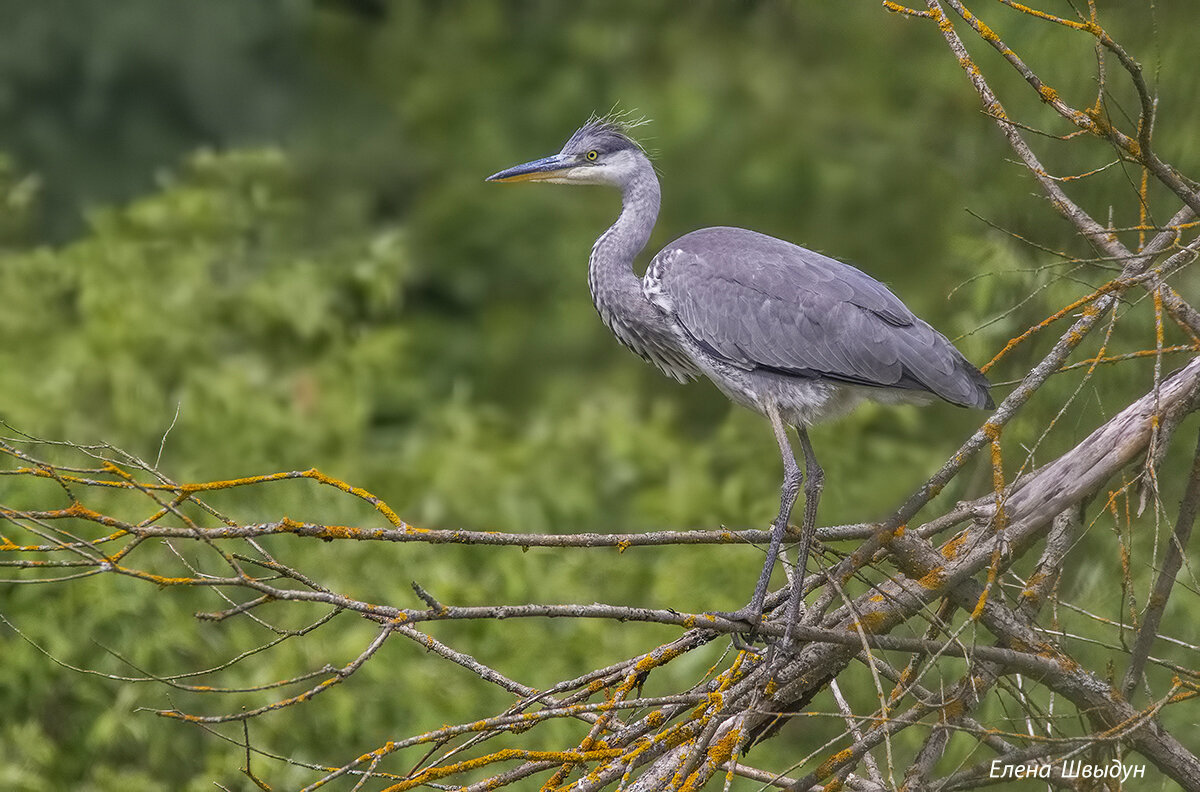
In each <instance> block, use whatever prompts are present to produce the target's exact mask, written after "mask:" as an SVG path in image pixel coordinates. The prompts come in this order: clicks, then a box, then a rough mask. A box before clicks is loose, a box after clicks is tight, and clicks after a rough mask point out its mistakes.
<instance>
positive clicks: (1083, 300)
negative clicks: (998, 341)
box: [979, 280, 1125, 374]
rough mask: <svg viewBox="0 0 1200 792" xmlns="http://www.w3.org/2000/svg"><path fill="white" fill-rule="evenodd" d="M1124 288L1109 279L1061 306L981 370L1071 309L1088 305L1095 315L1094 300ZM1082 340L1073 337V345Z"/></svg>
mask: <svg viewBox="0 0 1200 792" xmlns="http://www.w3.org/2000/svg"><path fill="white" fill-rule="evenodd" d="M1123 288H1125V284H1124V283H1123V282H1122V281H1120V280H1112V281H1109V282H1108V283H1106V284H1104V285H1103V286H1101V287H1100V288H1099V289H1096V290H1095V291H1094V292H1092V293H1091V294H1087V295H1085V296H1083V297H1080V298H1079V299H1078V300H1075V301H1074V302H1072V303H1071V304H1070V305H1066V306H1064V307H1062V308H1060V309H1059V310H1057V311H1055V312H1054V313H1053V314H1051V315H1050V316H1047V317H1046V318H1045V319H1043V320H1042V321H1040V322H1038V323H1037V324H1036V325H1034V326H1033V327H1030V328H1029V329H1028V330H1026V331H1025V332H1023V333H1021V334H1020V335H1019V336H1016V337H1015V338H1012V339H1010V340H1009V341H1008V343H1006V344H1005V345H1004V347H1003V348H1001V350H1000V351H999V352H997V353H996V356H995V357H993V358H992V359H991V360H989V361H988V362H987V363H984V364H983V365H982V366H980V367H979V370H980V371H982V372H984V373H985V374H986V373H987V371H988V369H990V368H991V367H992V366H994V365H996V364H997V363H998V362H1000V360H1001V359H1002V358H1003V357H1004V356H1005V355H1007V354H1008V353H1009V352H1012V351H1013V350H1014V349H1016V348H1017V346H1018V345H1019V344H1022V343H1024V342H1025V341H1027V340H1028V339H1029V338H1030V337H1031V336H1032V335H1033V334H1034V333H1036V332H1038V331H1039V330H1044V329H1045V328H1047V327H1049V326H1050V325H1052V324H1054V323H1055V322H1057V321H1058V320H1059V319H1062V318H1063V317H1064V316H1066V315H1067V314H1069V313H1071V311H1074V310H1075V309H1077V308H1079V307H1080V306H1086V307H1085V308H1084V315H1085V316H1091V315H1094V314H1095V310H1096V309H1095V306H1093V305H1091V303H1092V302H1094V301H1095V300H1096V299H1097V298H1099V297H1101V296H1102V295H1104V294H1107V293H1108V292H1110V291H1114V290H1119V289H1123ZM1088 309H1091V313H1088ZM1082 340H1083V339H1082V337H1080V338H1079V339H1078V340H1076V339H1071V341H1072V345H1074V344H1078V343H1079V341H1082Z"/></svg>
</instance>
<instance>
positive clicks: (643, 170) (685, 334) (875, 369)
mask: <svg viewBox="0 0 1200 792" xmlns="http://www.w3.org/2000/svg"><path fill="white" fill-rule="evenodd" d="M487 180H488V181H493V182H518V181H544V182H551V183H553V184H601V185H607V186H610V187H616V188H618V189H619V190H620V191H621V204H622V205H621V215H620V217H618V218H617V221H616V222H615V223H614V224H613V225H612V226H611V227H610V228H609V229H608V230H607V231H605V232H604V233H603V234H601V235H600V238H599V239H597V240H596V243H595V245H593V246H592V254H591V258H590V260H589V266H588V283H589V285H590V286H591V291H592V300H593V302H594V303H595V305H596V310H597V311H598V312H599V314H600V317H601V319H603V320H604V323H605V324H606V325H607V326H608V328H609V329H610V330H611V331H612V332H613V334H614V335H616V337H617V339H618V340H619V341H620V342H621V343H622V344H624V345H625V346H627V347H629V348H630V349H632V350H633V351H634V352H636V353H637V354H638V355H640V356H641V357H643V358H645V359H646V360H647V361H649V362H650V363H653V364H654V365H655V366H657V367H658V368H659V369H660V370H661V371H662V372H663V373H664V374H666V375H667V376H669V377H673V378H675V379H677V380H679V381H680V382H686V381H689V380H692V379H694V378H696V377H697V376H700V375H704V376H705V377H708V379H710V380H711V381H712V382H713V384H715V385H716V386H717V387H718V388H719V389H720V390H721V392H722V393H724V394H725V395H726V396H728V397H729V398H730V399H731V400H732V401H734V402H736V403H737V404H741V405H743V406H746V407H749V408H750V409H752V410H754V411H755V412H757V413H759V414H761V415H763V416H764V417H766V418H767V420H769V421H770V422H771V428H772V429H773V430H774V432H775V440H776V442H777V443H778V444H779V451H780V454H781V455H782V457H783V468H784V477H783V486H782V489H781V492H780V499H779V514H778V515H777V516H776V518H775V520H774V522H773V523H772V530H771V542H770V546H769V548H768V551H767V558H766V563H765V564H764V565H763V570H762V574H761V575H760V576H759V579H758V584H757V585H756V586H755V589H754V595H753V597H752V598H751V600H750V602H749V604H747V605H746V606H745V607H743V608H742V609H740V610H738V611H736V612H735V613H732V614H722V615H725V616H728V617H730V618H732V619H734V620H738V621H744V622H746V623H747V624H749V625H750V627H751V630H752V631H753V630H755V629H757V627H758V624H759V622H760V620H761V618H762V611H763V603H764V601H765V598H766V593H767V586H768V583H769V581H770V577H771V572H772V570H773V569H774V566H775V562H776V560H777V558H778V555H779V550H780V545H781V544H782V541H783V537H784V535H785V533H786V531H787V525H788V519H789V517H790V516H791V510H792V505H793V503H794V502H795V500H796V497H797V495H798V494H799V491H800V487H801V484H802V483H803V484H804V492H805V505H804V520H803V524H802V528H801V534H800V550H799V560H798V567H797V570H798V571H797V574H796V576H795V580H794V582H793V589H792V592H793V598H794V599H793V602H797V603H798V599H796V598H798V597H799V596H800V592H801V590H802V588H803V579H804V570H805V566H806V563H807V559H808V552H809V547H810V545H811V542H812V538H813V534H814V533H815V531H816V511H817V503H818V501H819V498H820V494H821V488H822V486H823V482H824V474H823V473H822V471H821V466H820V465H819V464H818V462H817V457H816V454H815V453H814V451H813V448H812V443H811V442H810V441H809V438H808V427H810V426H812V425H813V424H815V423H817V422H818V421H822V420H826V419H829V418H832V417H835V416H838V415H841V414H844V413H845V412H847V411H848V410H850V409H852V408H853V407H854V406H855V405H856V404H858V403H859V402H861V401H862V400H863V399H871V400H874V401H878V402H885V403H914V402H915V403H918V404H925V403H929V402H932V401H933V400H934V399H935V398H941V399H944V400H945V401H948V402H950V403H951V404H956V405H959V406H962V407H976V408H991V407H993V406H994V404H993V402H992V399H991V396H990V395H989V394H988V382H987V380H986V379H984V376H983V374H982V373H980V371H979V369H977V368H975V366H973V365H971V363H970V362H968V361H967V359H966V358H964V357H963V356H962V355H961V354H960V353H959V352H958V350H957V349H955V348H954V345H953V344H951V343H950V341H949V340H948V339H947V338H946V337H945V336H943V335H942V334H941V333H939V332H938V331H937V330H934V329H933V328H932V327H930V326H929V325H928V324H926V323H925V322H923V321H921V320H920V319H919V318H917V317H916V316H914V315H913V313H912V311H910V310H909V309H908V308H907V307H906V306H905V305H904V303H902V302H901V301H900V299H899V298H898V297H896V295H894V294H892V292H891V291H889V290H888V288H887V287H886V286H884V285H883V284H882V283H880V282H879V281H877V280H875V279H874V278H872V277H871V276H869V275H867V274H866V273H864V272H862V271H860V270H858V269H855V268H854V267H851V266H849V265H848V264H843V263H842V262H840V261H836V260H834V259H832V258H829V257H827V256H823V255H821V254H820V253H814V252H813V251H811V250H806V249H804V248H802V247H799V246H797V245H793V244H791V243H790V242H785V241H783V240H781V239H776V238H774V237H770V236H766V235H765V234H759V233H757V232H754V231H748V230H746V229H744V228H724V227H719V228H704V229H701V230H699V231H693V232H691V233H690V234H685V235H684V236H682V237H680V238H679V239H676V240H675V241H674V242H672V243H670V244H669V245H667V246H666V247H665V248H663V249H662V250H660V251H659V252H658V254H657V255H656V256H655V257H654V258H653V259H652V260H651V261H650V264H649V266H648V267H647V268H646V274H645V276H644V277H642V278H639V277H637V275H636V274H634V271H633V261H634V258H635V257H636V256H637V255H638V253H640V252H641V250H642V248H643V247H645V245H646V242H647V240H648V239H649V238H650V232H651V230H652V229H653V228H654V223H655V220H656V219H657V218H658V210H659V201H660V190H659V183H658V177H657V176H656V175H655V173H654V167H653V166H652V165H651V164H650V160H649V158H648V157H647V156H646V153H645V152H644V151H643V150H642V148H641V146H639V145H638V143H637V142H636V141H635V140H634V139H633V138H632V137H631V136H630V134H629V130H628V127H627V126H625V125H623V124H622V123H620V121H619V119H616V118H613V117H605V118H596V117H593V118H592V119H590V120H588V122H587V123H586V124H584V125H583V126H582V127H580V128H579V129H578V130H576V132H575V133H574V134H573V135H571V137H570V139H569V140H568V141H567V142H566V144H565V145H564V146H563V147H562V150H561V151H559V152H558V153H557V154H552V155H550V156H548V157H544V158H542V159H538V160H533V161H532V162H527V163H525V164H523V165H516V166H514V167H512V168H508V169H507V170H502V171H500V172H499V173H496V174H493V175H492V176H489V177H488V179H487ZM788 426H791V427H794V428H795V429H796V432H797V434H798V436H799V438H800V445H801V448H802V450H803V452H804V464H805V473H801V471H800V467H799V466H798V465H797V464H796V457H795V453H794V451H793V449H792V446H791V441H790V440H789V439H788V435H787V427H788ZM793 613H794V609H793Z"/></svg>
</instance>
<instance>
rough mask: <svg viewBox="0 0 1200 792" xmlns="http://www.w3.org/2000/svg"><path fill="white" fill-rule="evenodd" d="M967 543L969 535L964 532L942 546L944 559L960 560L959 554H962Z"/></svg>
mask: <svg viewBox="0 0 1200 792" xmlns="http://www.w3.org/2000/svg"><path fill="white" fill-rule="evenodd" d="M966 543H967V533H966V531H963V532H962V533H960V534H959V535H957V536H955V537H954V538H953V539H951V540H950V541H948V542H946V543H945V544H944V545H942V547H941V553H942V557H943V558H947V559H954V558H958V554H959V553H961V552H962V549H963V545H964V544H966Z"/></svg>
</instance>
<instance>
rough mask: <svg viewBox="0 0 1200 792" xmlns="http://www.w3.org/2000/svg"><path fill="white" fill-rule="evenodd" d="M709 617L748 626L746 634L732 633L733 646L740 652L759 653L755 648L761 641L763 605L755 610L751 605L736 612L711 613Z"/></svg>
mask: <svg viewBox="0 0 1200 792" xmlns="http://www.w3.org/2000/svg"><path fill="white" fill-rule="evenodd" d="M708 615H711V616H717V617H720V618H722V619H726V620H727V621H731V622H740V623H741V624H744V625H746V630H745V631H744V632H735V633H732V638H733V646H734V648H735V649H737V650H738V651H750V652H754V653H756V654H757V653H758V651H759V650H758V649H755V648H754V643H755V641H757V640H758V639H759V635H758V630H759V627H761V626H762V619H763V609H762V606H761V605H760V606H758V607H757V608H755V607H754V606H753V603H751V604H750V605H746V606H744V607H742V608H738V609H737V610H735V611H711V612H710V613H709V614H708Z"/></svg>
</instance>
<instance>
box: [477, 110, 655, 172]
mask: <svg viewBox="0 0 1200 792" xmlns="http://www.w3.org/2000/svg"><path fill="white" fill-rule="evenodd" d="M627 130H628V126H627V125H625V124H622V123H620V122H619V121H617V120H615V119H613V118H593V119H590V120H589V121H588V122H587V123H586V124H584V125H583V126H581V127H580V128H579V129H577V130H575V134H573V135H571V138H570V140H568V141H567V142H566V144H565V145H564V146H563V147H562V151H560V152H558V153H557V154H551V155H550V156H549V157H543V158H542V159H538V160H533V161H532V162H526V163H524V164H522V165H514V166H513V167H511V168H508V169H506V170H502V171H500V172H499V173H493V174H492V175H491V176H488V177H487V180H488V181H494V182H517V181H544V182H550V183H551V184H608V185H612V186H614V187H624V186H625V185H626V184H627V183H628V182H629V180H630V179H632V178H633V177H634V175H635V174H636V173H637V172H638V171H639V170H641V169H642V168H645V167H649V163H648V161H647V159H646V154H645V152H644V151H642V147H641V146H639V145H638V144H637V143H636V142H635V141H634V140H633V138H631V137H630V136H629V133H628V131H627Z"/></svg>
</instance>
